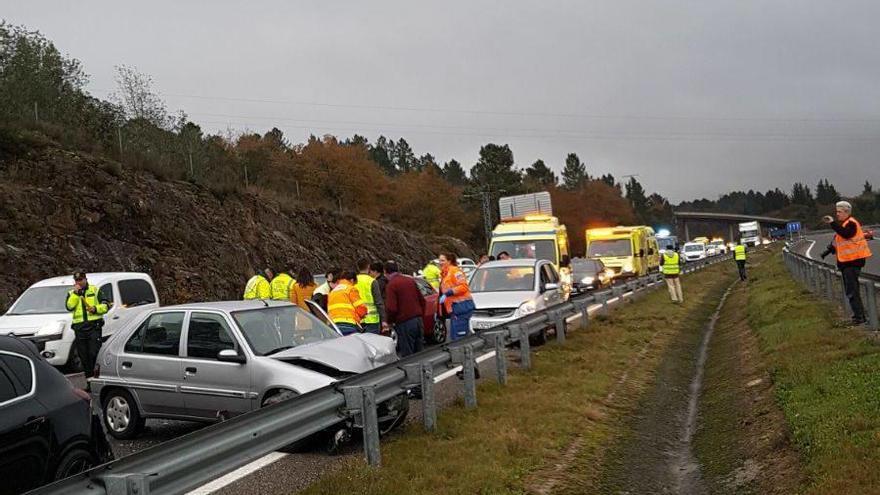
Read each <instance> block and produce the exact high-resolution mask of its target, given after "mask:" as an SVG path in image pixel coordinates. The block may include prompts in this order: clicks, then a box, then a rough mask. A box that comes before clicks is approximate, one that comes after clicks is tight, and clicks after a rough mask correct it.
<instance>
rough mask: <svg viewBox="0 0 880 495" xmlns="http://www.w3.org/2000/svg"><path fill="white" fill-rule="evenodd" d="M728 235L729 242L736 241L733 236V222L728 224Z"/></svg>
mask: <svg viewBox="0 0 880 495" xmlns="http://www.w3.org/2000/svg"><path fill="white" fill-rule="evenodd" d="M727 236H728V237H727V242H734V240H735V239H734V238H733V224H732V223H729V224H727Z"/></svg>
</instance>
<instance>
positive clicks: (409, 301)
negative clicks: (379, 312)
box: [384, 261, 425, 357]
mask: <svg viewBox="0 0 880 495" xmlns="http://www.w3.org/2000/svg"><path fill="white" fill-rule="evenodd" d="M384 271H385V276H386V277H387V278H388V286H387V287H386V288H385V294H386V296H387V298H386V301H385V303H386V306H385V310H386V312H387V315H388V320H387V324H388V325H389V326H390V325H393V326H394V331H395V332H396V333H397V354H398V355H400V357H406V356H409V355H410V354H414V353H416V352H419V351H421V350H422V349H423V347H424V345H423V342H422V339H423V338H424V335H425V328H424V324H423V323H422V315H424V314H425V296H423V295H422V291H420V290H419V287H418V285H416V281H415V280H413V278H412V277H407V276H406V275H401V274H400V270H399V269H398V267H397V263H395V262H393V261H388V262H386V263H385V266H384ZM389 330H390V329H389Z"/></svg>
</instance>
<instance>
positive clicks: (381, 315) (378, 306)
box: [355, 259, 386, 334]
mask: <svg viewBox="0 0 880 495" xmlns="http://www.w3.org/2000/svg"><path fill="white" fill-rule="evenodd" d="M357 269H358V274H357V278H356V280H355V286H356V287H357V290H358V293H359V294H360V295H361V299H363V301H364V304H366V305H367V315H366V316H364V319H363V321H362V322H361V326H362V327H363V328H364V331H365V332H369V333H376V334H378V333H380V331H381V330H382V322H384V321H385V318H386V317H385V301H384V299H383V298H382V290H381V289H380V288H379V282H378V281H376V279H375V278H373V277H372V276H370V262H369V261H367V260H365V259H361V260H358V262H357Z"/></svg>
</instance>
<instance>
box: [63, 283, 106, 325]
mask: <svg viewBox="0 0 880 495" xmlns="http://www.w3.org/2000/svg"><path fill="white" fill-rule="evenodd" d="M65 305H66V307H67V310H68V311H70V312H71V314H72V315H73V322H72V323H73V324H77V323H82V322H83V321H98V320H101V319H103V318H104V314H105V313H106V312H107V309H108V308H107V305H106V304H102V303H101V302H100V301H98V289H97V288H96V287H95V286H94V285H89V286H88V287H87V288H86V292H85V294H84V295H82V296H79V295H77V294H76V293H75V292H74V291H73V290H70V291H69V292H68V293H67V302H66V304H65ZM89 306H91V307H93V308H95V312H94V313H89V311H88V307H89Z"/></svg>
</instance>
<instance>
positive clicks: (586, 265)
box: [571, 260, 599, 275]
mask: <svg viewBox="0 0 880 495" xmlns="http://www.w3.org/2000/svg"><path fill="white" fill-rule="evenodd" d="M571 272H572V273H574V274H575V275H580V274H585V275H593V274H596V273H598V272H599V262H598V261H593V260H574V261H572V262H571Z"/></svg>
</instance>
